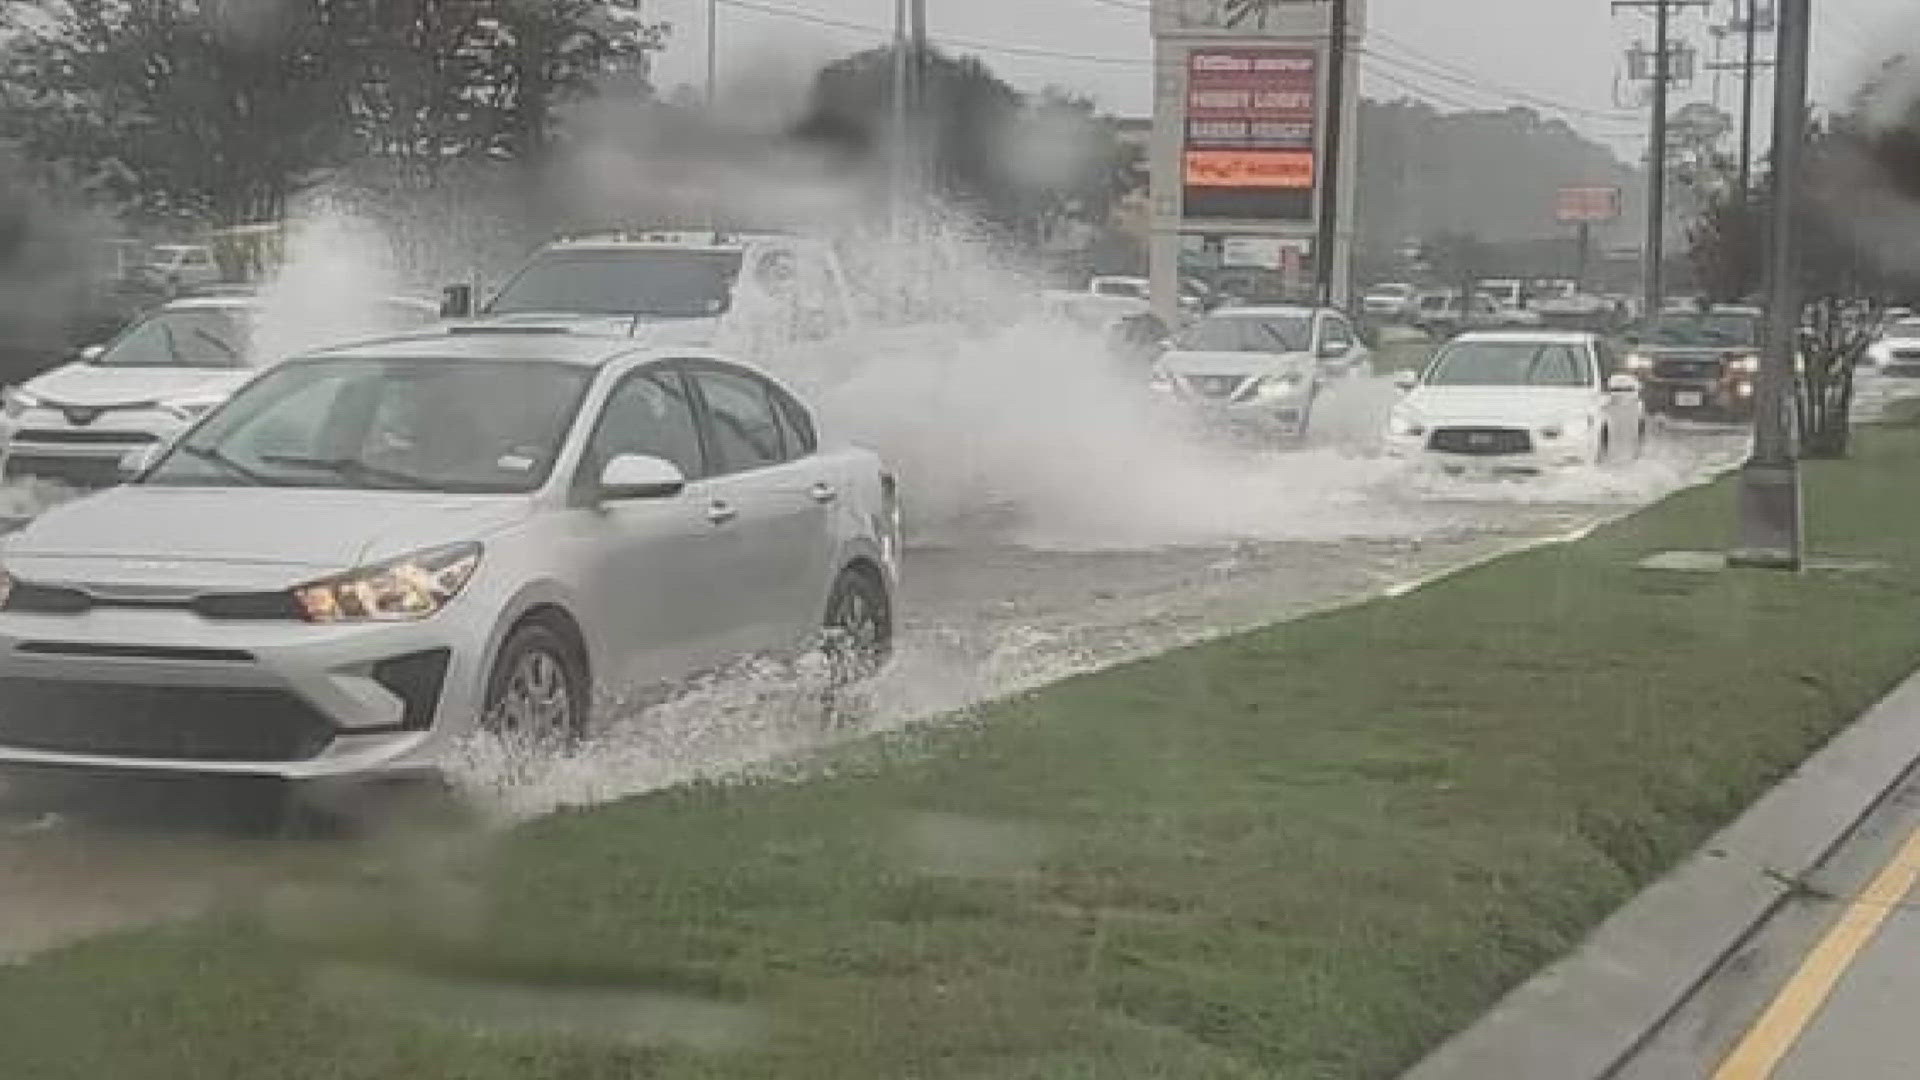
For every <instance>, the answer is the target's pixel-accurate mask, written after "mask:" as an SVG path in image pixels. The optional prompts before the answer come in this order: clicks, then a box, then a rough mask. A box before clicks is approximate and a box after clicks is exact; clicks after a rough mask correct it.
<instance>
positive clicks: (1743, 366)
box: [1730, 355, 1760, 375]
mask: <svg viewBox="0 0 1920 1080" xmlns="http://www.w3.org/2000/svg"><path fill="white" fill-rule="evenodd" d="M1730 366H1731V367H1732V368H1733V370H1735V371H1737V372H1739V373H1740V374H1742V375H1751V374H1753V373H1754V372H1756V371H1759V370H1760V358H1759V357H1758V356H1752V355H1748V356H1736V357H1734V360H1733V363H1732V365H1730Z"/></svg>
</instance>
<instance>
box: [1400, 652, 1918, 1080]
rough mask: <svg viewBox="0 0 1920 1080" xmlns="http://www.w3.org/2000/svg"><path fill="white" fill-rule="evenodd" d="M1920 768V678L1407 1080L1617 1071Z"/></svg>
mask: <svg viewBox="0 0 1920 1080" xmlns="http://www.w3.org/2000/svg"><path fill="white" fill-rule="evenodd" d="M1916 768H1920V674H1916V675H1913V676H1910V677H1909V678H1908V679H1907V680H1906V681H1905V682H1903V683H1901V684H1900V685H1899V686H1898V687H1896V688H1895V689H1894V691H1893V692H1892V693H1890V694H1888V695H1887V696H1886V697H1885V698H1883V699H1881V701H1880V702H1879V703H1878V704H1876V705H1874V706H1873V707H1872V708H1870V709H1868V710H1867V711H1866V712H1865V713H1864V714H1862V715H1861V717H1860V718H1859V719H1858V720H1856V721H1855V722H1854V723H1853V724H1852V726H1850V727H1848V728H1847V729H1846V730H1845V731H1843V732H1841V733H1840V734H1839V735H1837V736H1835V737H1834V739H1833V740H1832V741H1831V742H1829V743H1828V744H1827V745H1826V746H1825V747H1824V748H1822V749H1821V750H1820V751H1818V752H1817V753H1815V754H1814V755H1813V756H1812V757H1810V758H1808V759H1807V760H1806V762H1804V763H1803V764H1802V765H1801V766H1800V767H1799V768H1798V769H1796V770H1794V772H1793V773H1792V774H1791V775H1789V776H1788V777H1787V778H1786V779H1785V780H1782V781H1781V782H1780V783H1779V784H1778V785H1776V786H1775V787H1774V788H1773V790H1771V791H1769V792H1768V793H1767V794H1766V795H1764V796H1763V797H1761V799H1760V801H1758V802H1756V803H1755V804H1754V805H1753V806H1752V807H1751V808H1749V809H1748V810H1747V812H1746V813H1744V814H1742V815H1741V816H1740V818H1739V819H1738V820H1736V821H1735V822H1734V823H1733V824H1731V825H1729V826H1727V827H1726V828H1724V829H1722V830H1721V831H1720V832H1719V833H1717V834H1715V835H1714V837H1713V838H1712V839H1711V840H1709V841H1708V842H1707V843H1706V844H1705V845H1704V846H1703V847H1702V848H1701V849H1700V850H1699V851H1696V852H1695V853H1694V854H1692V855H1690V856H1688V858H1687V859H1686V861H1685V862H1683V863H1681V864H1680V866H1679V867H1677V868H1676V869H1674V870H1673V872H1671V873H1670V874H1668V875H1667V876H1666V877H1664V878H1662V879H1661V880H1660V881H1658V882H1655V883H1654V884H1653V885H1652V886H1650V887H1648V888H1647V889H1646V890H1645V891H1644V892H1642V893H1641V894H1640V895H1639V896H1637V897H1635V898H1634V899H1633V900H1632V901H1630V902H1628V904H1627V905H1626V906H1625V907H1623V908H1621V909H1620V910H1619V911H1617V912H1615V913H1614V914H1613V915H1612V916H1611V917H1609V918H1608V919H1607V921H1606V922H1604V923H1602V924H1601V925H1600V927H1599V929H1597V930H1595V931H1594V932H1593V934H1592V935H1591V936H1590V937H1588V938H1587V940H1586V941H1585V942H1583V943H1582V944H1581V945H1580V947H1579V948H1578V949H1576V950H1575V951H1574V952H1573V953H1572V954H1571V955H1569V956H1567V957H1565V958H1564V959H1561V960H1559V961H1556V962H1555V963H1553V964H1552V965H1550V966H1548V967H1547V968H1545V969H1543V970H1542V971H1541V972H1540V973H1539V974H1537V975H1535V976H1534V977H1533V978H1532V979H1529V980H1528V981H1527V982H1525V983H1523V984H1521V985H1520V986H1519V987H1517V988H1516V989H1514V990H1513V991H1512V992H1511V993H1509V994H1508V995H1507V996H1506V997H1505V998H1503V999H1502V1000H1501V1001H1500V1003H1499V1004H1498V1005H1496V1006H1494V1008H1493V1009H1492V1011H1490V1012H1488V1013H1487V1014H1486V1015H1485V1016H1483V1017H1481V1018H1480V1019H1479V1020H1478V1021H1477V1022H1475V1023H1474V1024H1473V1026H1471V1027H1469V1028H1467V1029H1466V1030H1464V1031H1461V1032H1459V1033H1458V1034H1456V1035H1454V1036H1453V1037H1452V1038H1451V1039H1449V1040H1448V1041H1447V1042H1445V1043H1443V1044H1442V1045H1441V1046H1440V1047H1439V1049H1437V1050H1435V1051H1434V1052H1433V1053H1432V1054H1430V1055H1429V1056H1428V1057H1427V1058H1426V1059H1425V1060H1424V1061H1422V1062H1420V1063H1419V1064H1418V1065H1416V1066H1414V1067H1413V1068H1412V1069H1411V1070H1409V1071H1408V1072H1407V1073H1405V1074H1404V1075H1403V1077H1402V1080H1558V1078H1566V1080H1605V1078H1607V1077H1610V1076H1612V1075H1614V1074H1615V1073H1616V1072H1617V1071H1618V1070H1619V1069H1620V1068H1622V1067H1623V1066H1625V1065H1626V1064H1627V1063H1628V1061H1629V1060H1630V1059H1631V1058H1632V1057H1633V1055H1634V1054H1636V1053H1637V1052H1638V1051H1639V1050H1640V1049H1641V1047H1642V1046H1643V1045H1644V1044H1645V1043H1646V1041H1647V1040H1648V1039H1650V1038H1651V1037H1652V1036H1653V1035H1654V1033H1655V1032H1656V1031H1658V1029H1659V1028H1660V1026H1661V1025H1662V1024H1664V1023H1665V1022H1666V1021H1667V1020H1668V1019H1669V1018H1670V1017H1671V1016H1672V1015H1673V1014H1674V1012H1675V1011H1677V1010H1678V1009H1679V1008H1680V1007H1681V1005H1682V1004H1683V1003H1684V1002H1685V1001H1686V999H1687V998H1688V997H1689V996H1691V995H1692V993H1693V992H1694V991H1695V990H1696V989H1698V988H1699V986H1700V985H1701V984H1702V983H1704V982H1705V981H1706V980H1707V979H1708V978H1709V977H1710V976H1711V975H1712V974H1713V973H1714V972H1715V971H1716V970H1718V969H1719V967H1720V966H1721V964H1723V963H1724V962H1725V961H1727V960H1728V959H1729V958H1731V957H1732V956H1733V955H1734V954H1735V953H1736V952H1737V951H1738V950H1739V949H1740V948H1741V947H1742V946H1743V945H1744V944H1745V943H1746V941H1747V940H1748V939H1749V938H1750V937H1751V936H1752V935H1753V934H1754V933H1755V932H1756V931H1757V930H1758V929H1759V928H1760V925H1761V924H1762V923H1763V922H1765V921H1766V920H1767V919H1768V918H1769V917H1770V916H1771V915H1773V914H1774V912H1775V911H1776V910H1778V909H1779V908H1780V906H1781V905H1782V904H1784V903H1785V902H1786V900H1787V899H1788V897H1789V896H1790V895H1791V889H1790V887H1789V885H1788V884H1787V883H1788V882H1792V881H1796V880H1799V879H1802V878H1804V877H1805V876H1806V875H1808V874H1810V873H1811V872H1812V871H1814V870H1815V869H1817V868H1818V867H1819V866H1820V864H1821V863H1823V862H1825V861H1826V860H1827V858H1828V857H1829V856H1830V855H1831V854H1832V853H1833V852H1834V851H1835V850H1836V849H1838V848H1839V847H1840V846H1841V845H1842V844H1843V843H1844V842H1845V841H1846V840H1847V839H1848V838H1849V837H1850V836H1851V835H1852V834H1853V832H1854V830H1856V829H1857V828H1858V827H1859V826H1860V824H1861V823H1862V822H1863V821H1865V820H1866V818H1867V817H1868V816H1870V815H1871V814H1872V812H1873V811H1874V810H1876V809H1878V808H1879V806H1880V805H1881V803H1882V802H1884V801H1885V800H1886V799H1887V798H1888V797H1890V796H1891V795H1892V794H1893V793H1894V792H1895V791H1896V790H1897V789H1898V788H1899V786H1900V784H1901V781H1902V780H1904V779H1905V778H1906V777H1907V775H1908V774H1909V773H1911V772H1913V771H1914V770H1915V769H1916ZM1776 875H1777V876H1776Z"/></svg>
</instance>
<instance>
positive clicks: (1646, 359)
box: [1627, 353, 1653, 372]
mask: <svg viewBox="0 0 1920 1080" xmlns="http://www.w3.org/2000/svg"><path fill="white" fill-rule="evenodd" d="M1627 370H1628V371H1631V372H1641V371H1652V370H1653V357H1651V356H1648V355H1647V354H1645V353H1628V354H1627Z"/></svg>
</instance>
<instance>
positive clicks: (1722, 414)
mask: <svg viewBox="0 0 1920 1080" xmlns="http://www.w3.org/2000/svg"><path fill="white" fill-rule="evenodd" d="M1640 401H1641V404H1642V405H1644V406H1645V407H1646V410H1647V411H1648V412H1650V413H1659V414H1660V415H1662V416H1674V417H1681V418H1686V417H1698V418H1701V419H1747V418H1750V417H1752V416H1753V381H1752V380H1751V379H1748V378H1741V377H1737V376H1736V377H1731V378H1727V379H1716V380H1711V381H1704V380H1678V379H1655V378H1651V377H1649V376H1646V375H1644V374H1643V375H1641V376H1640Z"/></svg>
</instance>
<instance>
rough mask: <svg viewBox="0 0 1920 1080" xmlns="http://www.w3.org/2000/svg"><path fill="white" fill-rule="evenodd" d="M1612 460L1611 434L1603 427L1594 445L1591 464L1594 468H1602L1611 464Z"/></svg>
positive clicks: (1610, 431)
mask: <svg viewBox="0 0 1920 1080" xmlns="http://www.w3.org/2000/svg"><path fill="white" fill-rule="evenodd" d="M1612 459H1613V432H1612V430H1610V429H1608V428H1604V427H1603V428H1601V429H1600V439H1599V441H1598V442H1596V443H1594V447H1593V464H1594V466H1595V467H1596V468H1604V467H1605V466H1607V465H1608V464H1610V463H1611V461H1612Z"/></svg>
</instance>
